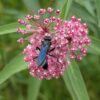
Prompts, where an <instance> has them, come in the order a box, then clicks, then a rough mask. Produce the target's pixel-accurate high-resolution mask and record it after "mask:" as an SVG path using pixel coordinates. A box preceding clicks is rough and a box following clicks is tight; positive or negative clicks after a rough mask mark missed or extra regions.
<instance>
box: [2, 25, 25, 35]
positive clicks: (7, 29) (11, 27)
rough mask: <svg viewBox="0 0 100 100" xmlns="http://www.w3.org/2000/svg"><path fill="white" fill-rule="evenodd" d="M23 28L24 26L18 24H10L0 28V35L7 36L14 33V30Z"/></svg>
mask: <svg viewBox="0 0 100 100" xmlns="http://www.w3.org/2000/svg"><path fill="white" fill-rule="evenodd" d="M18 27H20V28H24V26H22V25H20V24H19V23H11V24H7V25H2V26H0V35H4V34H8V33H14V32H16V29H17V28H18Z"/></svg>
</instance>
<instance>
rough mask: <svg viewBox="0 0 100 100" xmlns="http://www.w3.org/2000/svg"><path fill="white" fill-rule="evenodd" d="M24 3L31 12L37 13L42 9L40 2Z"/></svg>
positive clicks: (27, 0) (30, 1) (27, 1)
mask: <svg viewBox="0 0 100 100" xmlns="http://www.w3.org/2000/svg"><path fill="white" fill-rule="evenodd" d="M23 3H24V4H25V6H26V7H27V9H28V10H29V11H31V10H34V11H37V10H38V9H39V8H40V4H39V0H23Z"/></svg>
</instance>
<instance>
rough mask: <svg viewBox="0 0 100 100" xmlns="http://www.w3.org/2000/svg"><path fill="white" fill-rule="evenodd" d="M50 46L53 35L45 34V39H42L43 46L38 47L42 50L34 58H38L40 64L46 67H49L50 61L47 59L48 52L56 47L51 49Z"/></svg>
mask: <svg viewBox="0 0 100 100" xmlns="http://www.w3.org/2000/svg"><path fill="white" fill-rule="evenodd" d="M50 46H51V37H50V36H45V37H44V40H43V41H42V45H41V48H39V47H37V48H36V49H38V50H39V51H40V53H39V55H38V57H35V58H33V59H36V58H37V63H38V66H42V67H43V68H44V69H47V68H48V62H47V60H46V55H47V54H48V52H51V51H53V50H54V48H52V49H51V50H50ZM50 56H51V55H50Z"/></svg>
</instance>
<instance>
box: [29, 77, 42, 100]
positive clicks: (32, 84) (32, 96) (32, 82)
mask: <svg viewBox="0 0 100 100" xmlns="http://www.w3.org/2000/svg"><path fill="white" fill-rule="evenodd" d="M40 85H41V81H40V80H38V79H36V78H34V77H31V78H30V79H29V83H28V98H27V100H37V97H38V93H39V90H40Z"/></svg>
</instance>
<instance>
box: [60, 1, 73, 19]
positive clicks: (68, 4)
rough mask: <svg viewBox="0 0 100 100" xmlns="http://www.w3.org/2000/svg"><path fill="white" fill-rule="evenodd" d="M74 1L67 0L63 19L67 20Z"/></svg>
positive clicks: (62, 14)
mask: <svg viewBox="0 0 100 100" xmlns="http://www.w3.org/2000/svg"><path fill="white" fill-rule="evenodd" d="M72 1H73V0H66V2H65V3H64V5H63V8H62V11H61V18H63V19H66V18H67V16H68V13H69V10H70V7H71V4H72Z"/></svg>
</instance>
